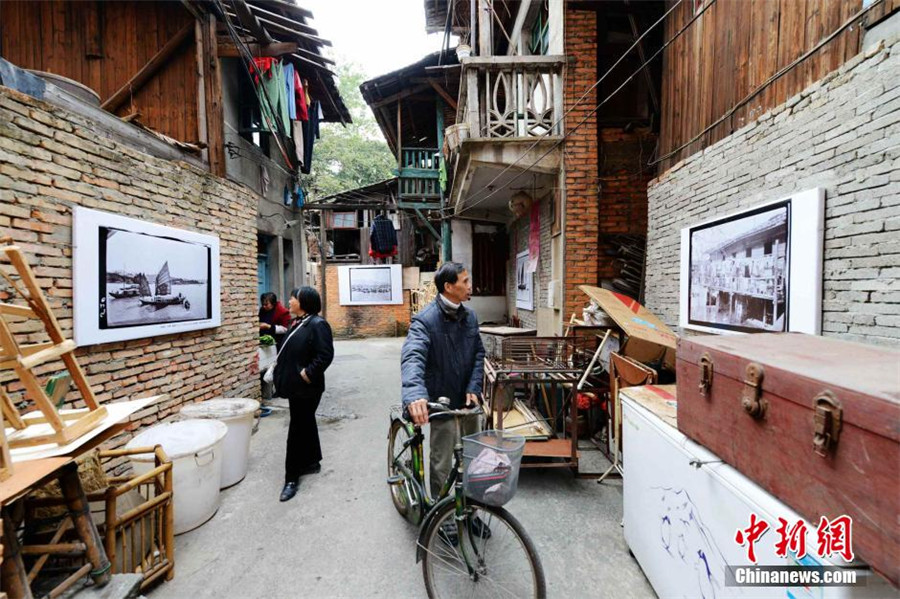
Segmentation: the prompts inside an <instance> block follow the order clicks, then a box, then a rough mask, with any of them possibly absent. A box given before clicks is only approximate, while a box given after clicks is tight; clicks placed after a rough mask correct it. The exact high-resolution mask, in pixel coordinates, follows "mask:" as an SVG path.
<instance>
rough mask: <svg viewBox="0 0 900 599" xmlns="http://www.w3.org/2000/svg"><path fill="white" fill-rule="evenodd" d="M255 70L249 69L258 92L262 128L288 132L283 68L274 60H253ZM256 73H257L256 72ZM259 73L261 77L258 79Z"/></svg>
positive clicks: (275, 131) (274, 131)
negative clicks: (279, 129)
mask: <svg viewBox="0 0 900 599" xmlns="http://www.w3.org/2000/svg"><path fill="white" fill-rule="evenodd" d="M253 63H254V65H255V67H256V68H253V67H250V70H251V72H252V73H253V74H254V82H255V83H256V85H257V88H258V89H259V92H260V96H261V98H260V110H261V111H262V114H263V123H262V125H263V128H265V129H267V130H269V131H271V132H272V133H277V132H278V128H279V125H278V124H277V123H279V122H280V123H281V130H282V131H283V132H285V133H289V132H290V118H289V117H288V104H287V84H286V83H285V79H284V67H283V66H282V64H281V62H280V61H278V60H276V59H274V58H254V59H253ZM257 71H258V72H257ZM260 73H261V74H262V77H261V78H260V76H259V75H260Z"/></svg>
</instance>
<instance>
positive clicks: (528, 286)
mask: <svg viewBox="0 0 900 599" xmlns="http://www.w3.org/2000/svg"><path fill="white" fill-rule="evenodd" d="M516 308H521V309H522V310H531V311H533V310H534V273H533V272H528V250H524V251H521V252H519V253H518V254H516Z"/></svg>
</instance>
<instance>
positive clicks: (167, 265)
mask: <svg viewBox="0 0 900 599" xmlns="http://www.w3.org/2000/svg"><path fill="white" fill-rule="evenodd" d="M100 237H101V240H100V252H101V263H100V265H99V266H100V268H101V269H102V273H101V275H102V276H101V280H100V284H101V285H102V286H104V287H105V292H106V293H105V294H104V295H106V296H107V297H108V298H109V299H108V301H107V302H105V305H104V302H102V301H101V303H100V310H101V312H103V313H104V314H103V315H101V318H100V328H101V329H104V328H110V327H121V326H132V325H140V324H148V323H161V322H181V321H185V320H203V319H206V318H209V312H210V302H209V284H208V282H209V270H210V256H209V253H210V252H209V248H208V247H206V246H204V245H201V244H196V243H188V242H184V241H179V240H176V239H171V238H166V237H156V236H154V235H146V234H143V233H134V232H132V231H123V230H120V229H114V228H110V227H100ZM102 258H105V260H103V259H102ZM101 297H102V296H101Z"/></svg>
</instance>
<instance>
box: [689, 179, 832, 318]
mask: <svg viewBox="0 0 900 599" xmlns="http://www.w3.org/2000/svg"><path fill="white" fill-rule="evenodd" d="M824 206H825V201H824V192H823V190H821V189H813V190H809V191H804V192H801V193H797V194H795V195H793V196H791V197H788V198H783V199H780V200H777V201H774V202H770V203H766V204H763V205H760V206H757V207H755V208H752V209H749V210H744V211H742V212H738V213H734V214H730V215H727V216H724V217H720V218H716V219H713V220H709V221H705V222H703V223H698V224H697V225H694V226H691V227H686V228H684V229H682V231H681V316H680V324H681V326H683V327H686V328H691V329H696V330H703V331H707V332H720V333H728V332H732V333H739V332H744V333H749V332H787V331H800V332H805V333H812V334H818V333H819V332H820V331H821V311H822V307H821V303H822V291H821V289H822V252H823V231H824V215H825V210H824Z"/></svg>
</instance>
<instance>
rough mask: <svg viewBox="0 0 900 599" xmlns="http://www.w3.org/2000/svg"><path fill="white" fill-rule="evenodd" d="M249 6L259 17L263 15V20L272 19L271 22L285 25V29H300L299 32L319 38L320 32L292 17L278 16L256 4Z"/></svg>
mask: <svg viewBox="0 0 900 599" xmlns="http://www.w3.org/2000/svg"><path fill="white" fill-rule="evenodd" d="M249 6H250V10H252V11H253V12H255V13H257V15H262V18H266V19H271V20H273V21H275V22H276V23H280V24H282V25H284V26H285V27H290V28H292V29H298V30H299V31H302V32H304V33H308V34H310V35H314V36H316V37H318V35H319V32H318V31H317V30H315V29H313V28H312V27H310V26H309V25H306V24H304V23H301V22H300V21H298V20H296V19H292V18H290V17H285V16H283V15H280V14H278V13H277V12H272V11H270V10H266V9H265V8H263V7H261V6H257V5H255V4H250V5H249Z"/></svg>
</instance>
